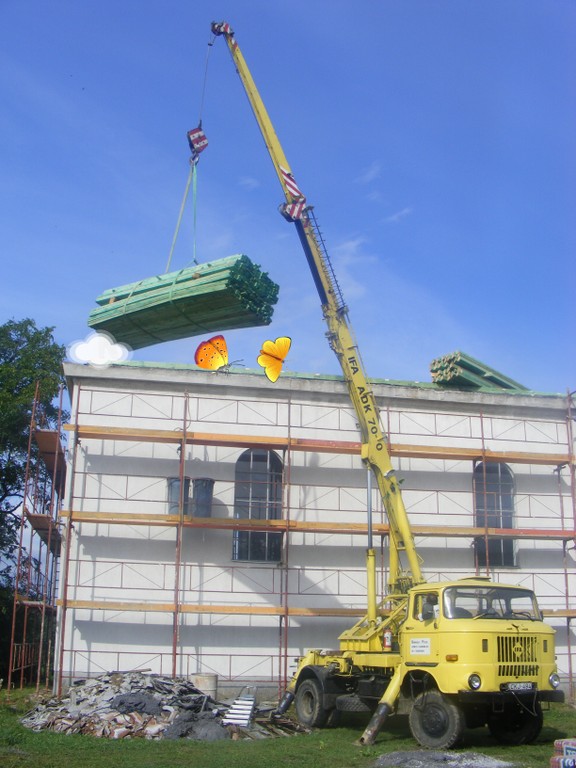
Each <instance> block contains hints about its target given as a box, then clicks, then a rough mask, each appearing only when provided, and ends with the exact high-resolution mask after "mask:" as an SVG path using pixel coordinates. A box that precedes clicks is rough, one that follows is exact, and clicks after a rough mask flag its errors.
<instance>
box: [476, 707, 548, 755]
mask: <svg viewBox="0 0 576 768" xmlns="http://www.w3.org/2000/svg"><path fill="white" fill-rule="evenodd" d="M543 722H544V716H543V715H542V707H541V706H540V704H539V703H536V705H535V706H534V707H533V706H532V705H531V704H530V705H528V706H527V707H526V708H524V707H522V706H518V707H516V708H515V709H513V710H510V709H506V710H505V711H504V712H502V713H501V714H499V715H491V716H490V718H489V720H488V729H489V730H490V733H491V734H492V736H494V738H495V739H497V740H498V741H499V742H500V743H501V744H506V745H507V746H509V747H517V746H520V745H521V744H531V743H532V742H533V741H534V739H535V738H536V737H537V736H538V734H539V733H540V731H541V730H542V724H543Z"/></svg>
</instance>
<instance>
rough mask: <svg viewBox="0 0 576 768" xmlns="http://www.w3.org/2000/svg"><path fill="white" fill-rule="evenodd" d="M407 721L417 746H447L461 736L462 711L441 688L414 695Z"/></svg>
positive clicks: (431, 747)
mask: <svg viewBox="0 0 576 768" xmlns="http://www.w3.org/2000/svg"><path fill="white" fill-rule="evenodd" d="M409 723H410V730H411V732H412V736H414V738H415V739H416V741H417V742H418V744H420V746H422V747H428V748H429V749H450V747H453V746H454V745H455V744H456V743H457V742H458V741H459V740H460V739H461V737H462V732H463V730H464V715H463V713H462V710H461V709H460V708H459V707H457V706H456V704H453V703H452V702H451V701H450V700H449V699H447V698H446V697H445V696H443V695H442V694H441V693H440V691H425V692H424V693H421V694H419V695H418V696H417V697H416V700H415V701H414V704H413V706H412V709H411V710H410V715H409Z"/></svg>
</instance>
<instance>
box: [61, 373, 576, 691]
mask: <svg viewBox="0 0 576 768" xmlns="http://www.w3.org/2000/svg"><path fill="white" fill-rule="evenodd" d="M81 391H82V384H80V383H78V384H77V386H76V406H75V407H74V408H73V412H74V414H75V417H74V423H72V424H69V425H66V427H65V429H66V430H68V431H69V432H70V433H71V435H72V439H71V442H70V463H69V467H70V473H71V478H70V482H69V484H68V487H69V489H70V491H69V494H68V497H67V500H66V508H64V509H62V510H61V512H60V519H61V521H62V523H63V525H64V530H63V541H64V547H63V552H62V559H63V563H62V579H61V584H62V589H61V594H60V597H59V600H58V605H59V607H60V611H61V614H60V615H61V618H60V627H59V636H60V646H59V649H58V662H57V664H56V668H57V670H58V680H57V685H56V689H57V691H58V692H59V693H60V692H61V690H62V684H63V675H64V660H65V655H66V654H70V656H71V657H73V656H74V649H73V648H72V647H66V637H67V635H66V631H65V630H66V622H67V620H68V619H67V617H68V614H69V612H70V611H75V610H89V611H91V612H94V611H96V612H100V611H120V612H128V613H129V612H143V613H144V614H147V615H150V614H154V613H162V614H167V615H170V616H171V617H172V620H171V625H172V648H171V651H170V652H166V653H162V654H158V655H159V656H162V659H161V661H160V664H161V666H164V665H165V666H166V669H165V671H170V672H171V673H172V674H173V675H176V673H177V670H182V664H181V661H182V660H181V659H180V658H179V657H180V656H181V649H179V647H178V632H179V627H180V626H181V621H182V620H183V619H185V618H186V617H187V616H194V615H195V616H199V615H205V616H212V617H214V616H218V615H220V616H228V617H230V616H244V617H263V616H266V617H276V618H277V620H278V648H277V657H276V660H275V663H276V668H277V669H278V670H280V672H279V674H278V676H277V683H278V689H279V690H283V689H284V687H285V685H286V681H287V679H288V678H289V672H288V665H289V653H290V651H289V630H290V624H291V621H293V620H303V619H307V618H311V617H329V618H336V617H338V618H342V617H349V618H351V619H355V618H356V617H357V616H359V615H362V614H363V612H364V607H363V606H362V607H358V608H357V607H341V606H334V605H332V606H323V605H319V604H318V602H317V601H316V603H315V604H314V605H312V606H310V607H303V606H302V605H295V604H293V601H292V597H293V596H292V595H291V594H290V592H289V589H288V583H289V578H290V575H291V574H292V572H293V570H294V566H293V564H292V562H291V556H290V548H291V541H292V537H293V535H294V534H298V535H299V536H303V537H305V536H309V535H317V534H326V535H340V534H346V535H350V536H358V537H364V538H365V537H366V534H367V529H368V524H367V522H366V521H365V520H362V519H359V517H360V516H359V515H355V514H350V515H349V517H350V519H347V520H345V521H342V520H335V519H332V520H331V519H329V518H326V519H323V520H312V519H305V516H302V515H295V514H294V510H295V504H296V502H295V501H293V500H292V496H294V495H295V492H296V483H295V482H294V479H293V477H292V475H291V468H292V464H293V458H294V456H295V455H296V454H297V453H299V452H308V453H315V454H334V455H338V456H358V454H359V449H360V444H359V443H358V442H357V441H354V440H332V439H315V438H305V437H299V436H295V435H293V434H292V432H291V429H290V428H288V430H287V432H286V434H284V435H282V436H278V435H277V434H269V435H262V434H260V435H253V434H226V433H223V432H220V431H216V430H214V431H206V432H198V431H192V430H191V429H190V417H189V412H190V407H189V402H188V400H189V395H188V393H186V392H185V393H180V394H179V395H173V397H175V398H177V399H178V400H179V401H181V402H180V404H179V406H178V410H179V411H180V414H181V416H177V415H176V416H174V410H175V408H174V407H172V414H173V415H172V418H171V421H170V423H169V424H166V425H164V426H160V427H157V426H154V427H153V428H137V427H133V426H130V424H129V423H127V422H125V423H123V424H121V425H114V424H108V425H101V424H94V423H90V421H91V419H90V418H89V414H88V413H87V412H83V411H82V410H81V407H80V405H79V403H80V395H81ZM107 392H108V393H109V394H110V397H111V398H113V397H114V392H113V391H112V390H108V391H107ZM116 395H117V396H118V398H122V397H130V396H131V395H130V393H127V392H126V390H118V391H117V392H116ZM133 396H134V397H135V396H136V395H133ZM229 398H230V400H233V398H234V395H233V394H232V395H229ZM392 411H393V408H392V407H390V406H389V407H388V408H387V409H384V410H383V414H382V416H383V418H384V419H387V420H388V422H389V423H390V420H391V418H392ZM156 419H158V420H162V415H161V414H158V416H157V417H154V419H153V421H155V420H156ZM479 419H480V423H481V425H482V429H481V430H480V436H479V437H478V438H477V439H476V441H475V445H474V447H470V446H464V445H461V444H458V443H457V442H455V443H454V444H452V445H447V444H446V443H445V442H444V443H443V444H438V443H437V442H436V443H435V441H434V440H431V442H430V444H428V445H424V444H417V443H414V444H411V443H410V444H407V443H400V442H391V443H390V445H389V449H390V453H391V456H392V458H393V459H396V460H397V461H399V460H401V459H405V460H407V461H408V462H410V461H411V460H422V459H424V460H437V461H441V462H448V461H452V462H453V461H457V462H466V463H468V466H470V467H473V466H474V464H475V463H477V462H484V463H486V462H503V463H506V464H512V465H515V464H518V465H529V466H532V467H549V468H550V470H551V471H554V472H556V473H557V476H558V494H559V496H560V506H561V520H560V524H559V525H558V526H557V527H555V528H553V527H549V526H546V525H542V524H540V525H539V524H538V521H536V524H533V525H532V526H531V527H530V526H526V527H514V528H508V529H505V528H490V527H488V526H487V525H486V526H484V527H481V526H477V525H475V526H470V525H460V524H453V522H451V521H450V519H449V516H448V517H447V516H446V515H444V516H443V518H442V522H441V523H439V524H430V523H426V524H419V523H418V522H413V523H412V529H413V532H414V535H415V537H422V538H424V537H426V538H433V539H434V538H436V539H438V538H446V539H449V538H450V539H457V538H460V539H471V540H473V539H474V538H477V537H483V538H484V539H485V540H489V539H490V538H500V539H503V538H511V539H514V540H516V541H518V540H532V541H543V542H557V543H558V546H559V547H560V548H561V550H562V557H561V560H562V563H563V566H562V568H563V584H564V593H563V594H560V593H558V594H555V595H554V599H551V600H550V601H549V603H548V604H547V596H546V595H544V597H543V599H541V604H542V607H543V612H544V615H545V616H547V617H554V618H555V619H556V620H563V621H564V622H565V630H566V635H567V644H568V648H567V655H568V662H567V663H568V681H567V682H568V687H569V696H570V698H571V699H573V698H574V671H573V668H572V660H571V655H572V649H571V645H570V643H571V640H570V636H571V621H572V620H573V619H574V618H575V617H576V594H572V593H571V590H572V585H571V580H570V578H569V575H570V574H569V569H570V567H571V566H570V563H569V557H568V553H569V550H570V548H573V545H574V542H575V540H576V483H575V476H574V468H575V458H574V453H573V445H574V443H573V431H572V427H573V404H572V398H571V397H570V396H569V398H568V408H567V414H566V420H567V424H568V428H567V435H568V439H567V441H566V444H565V446H564V447H563V449H562V450H560V451H558V450H556V451H552V450H546V451H542V452H535V451H528V450H522V449H521V448H519V449H518V450H497V449H494V447H492V448H488V447H487V444H486V440H485V438H484V428H483V424H484V421H485V420H486V421H488V420H489V417H484V416H483V415H482V413H480V414H479ZM178 420H180V425H179V426H177V423H178ZM389 432H390V430H389ZM92 440H93V441H102V443H103V444H104V443H106V442H108V441H114V442H117V443H120V444H121V443H132V444H134V445H141V444H145V443H149V444H164V445H173V446H175V447H176V449H177V454H178V457H179V458H178V467H179V468H178V476H179V478H180V480H181V481H182V480H183V479H184V478H185V477H186V475H187V466H186V461H187V459H186V449H187V448H188V447H189V446H199V447H202V448H208V447H212V448H227V449H247V448H262V449H266V450H273V451H276V452H278V453H279V454H281V455H282V456H283V463H284V488H283V510H282V512H283V514H282V516H281V518H280V519H267V520H264V519H258V520H255V519H239V518H236V517H196V516H190V515H189V514H185V510H184V499H183V495H182V493H181V494H180V499H179V508H178V513H177V514H166V512H165V511H163V512H162V513H161V514H159V513H157V512H146V511H141V510H138V511H136V512H132V511H124V510H123V511H121V512H117V511H103V510H100V511H89V510H88V511H85V510H82V509H80V508H79V507H80V504H79V501H80V499H79V498H78V497H77V496H76V495H75V490H74V489H75V487H76V486H75V476H76V475H81V474H82V472H83V471H85V470H83V469H82V468H81V467H80V468H79V463H80V462H79V461H78V452H79V451H80V448H81V446H85V445H86V444H87V443H88V442H89V441H92ZM492 443H494V441H492ZM566 469H567V470H568V472H569V488H570V495H569V501H568V503H567V498H566V491H565V484H564V488H563V487H561V483H560V475H561V472H562V471H565V470H566ZM79 485H80V486H82V485H83V483H79ZM180 488H181V489H182V488H183V483H182V482H181V484H180ZM434 503H435V504H437V506H438V508H440V506H441V500H440V499H439V498H437V499H436V500H435V501H434ZM127 506H128V505H127ZM375 517H376V518H378V513H377V514H376V515H375ZM94 524H96V525H98V524H105V525H106V526H112V527H113V526H116V525H130V526H135V527H145V528H146V527H147V528H149V529H153V528H154V527H162V528H166V529H172V530H173V533H174V538H173V541H174V553H173V558H174V559H173V561H172V563H173V566H174V567H173V570H172V572H173V574H174V576H173V583H172V587H171V593H172V595H173V598H172V599H171V600H169V601H166V600H158V601H156V600H154V599H153V598H152V599H150V598H149V597H147V598H146V599H131V598H130V595H129V594H128V593H125V595H123V597H122V599H119V600H114V599H98V598H94V599H80V598H76V597H71V595H70V588H71V586H72V587H74V586H75V584H74V583H73V581H71V580H72V579H73V577H72V574H73V573H74V572H75V571H76V570H77V569H78V568H79V567H80V565H81V563H80V560H79V558H80V556H79V555H77V554H76V555H75V554H73V552H72V548H71V541H72V532H73V531H74V532H75V534H76V535H78V536H79V535H81V532H82V526H84V525H94ZM189 529H196V530H205V531H207V530H211V531H218V530H220V531H226V530H227V531H258V532H275V533H282V534H283V537H282V541H283V557H282V561H281V563H280V564H279V565H278V567H276V568H275V569H274V572H273V574H272V576H273V578H274V579H275V580H276V585H277V586H274V587H273V591H274V594H275V596H276V597H277V600H276V603H275V604H271V603H267V604H261V603H257V602H255V601H253V600H251V599H249V598H246V600H245V602H244V603H238V602H231V601H230V600H228V601H225V600H223V601H222V602H220V601H218V602H214V601H202V599H201V595H200V593H198V599H197V600H196V601H190V600H189V599H187V600H186V599H184V598H183V592H184V587H183V584H182V577H181V573H182V541H183V537H184V534H185V531H187V530H189ZM372 530H373V533H374V535H375V536H379V537H380V546H381V551H382V552H384V551H385V548H386V538H387V535H388V525H387V523H386V521H385V516H384V513H383V510H382V509H380V510H379V522H378V521H377V520H376V521H375V522H373V523H372ZM360 546H361V545H360ZM382 560H383V558H382ZM113 564H114V561H113V560H110V565H111V566H112V565H113ZM115 567H117V568H119V569H120V571H119V573H120V575H119V576H118V578H119V583H123V577H122V567H123V565H122V564H121V563H120V564H118V563H115ZM238 567H240V566H238ZM233 569H234V566H232V567H231V570H233ZM477 572H478V566H477ZM536 578H537V575H536V574H535V575H534V576H533V579H534V580H536ZM380 580H381V584H382V586H383V585H384V584H385V583H386V572H385V566H384V565H383V566H382V568H381V573H380ZM91 615H93V613H92V614H91ZM215 655H217V654H212V656H215ZM253 656H254V658H255V659H256V658H258V659H260V660H261V657H262V656H263V654H259V653H258V651H257V649H254V652H253ZM134 659H135V661H134V664H135V666H136V667H137V666H138V662H139V657H138V654H137V652H134ZM119 660H120V655H119V654H118V653H117V652H116V650H114V649H111V650H110V664H109V668H110V669H113V668H118V667H117V666H115V661H117V662H118V663H119ZM273 663H274V660H272V659H270V663H269V667H270V669H271V668H272V666H273ZM74 667H75V662H74V663H72V668H70V667H69V668H68V674H71V675H72V676H73V675H74V671H75V669H74ZM230 675H231V676H232V675H233V673H232V672H230Z"/></svg>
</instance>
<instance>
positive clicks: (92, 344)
mask: <svg viewBox="0 0 576 768" xmlns="http://www.w3.org/2000/svg"><path fill="white" fill-rule="evenodd" d="M131 351H132V350H131V349H130V347H128V346H126V344H117V343H116V341H115V339H114V337H113V336H111V335H110V334H109V333H103V332H102V331H95V332H94V333H90V334H89V335H88V336H87V337H86V338H85V339H82V341H75V342H73V343H72V344H70V346H69V347H68V356H69V357H70V358H71V359H72V360H73V361H74V362H75V363H88V364H89V365H92V366H93V367H94V368H108V366H110V365H112V364H113V363H121V362H123V361H124V360H128V358H129V357H130V354H131Z"/></svg>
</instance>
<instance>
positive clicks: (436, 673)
mask: <svg viewBox="0 0 576 768" xmlns="http://www.w3.org/2000/svg"><path fill="white" fill-rule="evenodd" d="M398 646H399V652H400V657H401V659H402V662H401V666H402V667H403V672H402V684H401V695H400V700H399V702H398V705H397V707H398V708H397V711H406V712H407V713H408V714H409V716H410V726H411V730H412V733H413V735H414V736H415V738H416V739H417V741H419V743H421V744H422V745H423V746H428V747H435V746H438V747H440V746H442V747H446V746H447V744H446V741H447V740H448V741H450V740H453V742H452V743H456V741H457V738H459V734H460V733H461V730H462V728H463V727H469V728H473V727H477V726H483V725H488V727H489V729H490V731H491V733H492V734H493V735H494V736H495V737H496V738H497V739H498V740H499V741H501V742H503V743H509V744H522V743H526V742H528V741H532V740H533V739H534V738H536V736H537V735H538V733H539V732H540V729H541V727H542V707H541V704H542V702H550V701H563V700H564V696H563V693H562V691H560V690H559V684H560V680H559V677H558V675H557V671H556V662H555V657H554V630H553V629H552V628H551V627H549V626H548V625H547V624H545V623H544V622H543V620H542V615H541V612H540V609H539V607H538V603H537V600H536V596H535V594H534V592H532V590H530V589H526V588H524V587H519V586H512V585H504V584H500V583H494V582H491V581H490V580H488V579H481V578H473V579H462V580H460V581H453V582H445V583H438V584H427V585H420V586H419V587H414V588H413V589H412V590H411V591H410V594H409V599H408V609H407V613H406V619H405V621H404V622H403V624H402V625H401V627H400V629H399V632H398ZM452 720H454V721H455V722H454V723H452V726H451V728H452V730H453V731H454V734H453V735H452V736H449V735H448V734H447V731H448V730H449V728H450V722H451V721H452ZM449 746H451V744H450V745H449Z"/></svg>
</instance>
